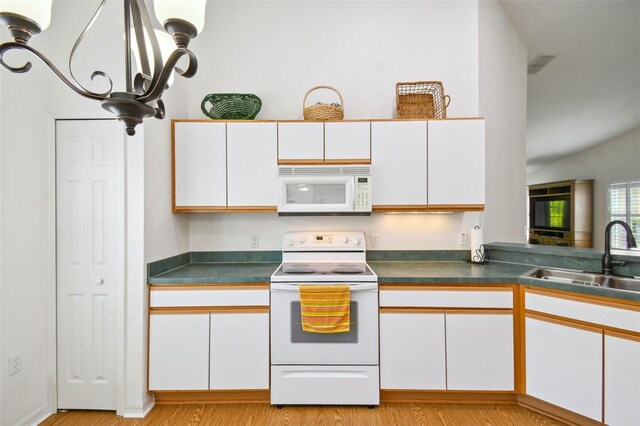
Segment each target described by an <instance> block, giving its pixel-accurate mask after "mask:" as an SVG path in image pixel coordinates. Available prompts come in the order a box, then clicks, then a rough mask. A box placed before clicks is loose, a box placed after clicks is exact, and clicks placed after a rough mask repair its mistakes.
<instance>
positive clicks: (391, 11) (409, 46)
mask: <svg viewBox="0 0 640 426" xmlns="http://www.w3.org/2000/svg"><path fill="white" fill-rule="evenodd" d="M477 37H478V6H477V4H476V1H475V0H470V1H223V2H218V1H214V2H209V3H208V6H207V21H206V25H205V28H204V30H203V32H202V34H200V35H199V36H198V37H197V38H196V39H195V40H193V42H192V44H191V47H192V50H193V51H194V52H195V53H196V54H197V56H198V64H199V70H198V75H197V76H196V77H195V78H194V79H193V81H191V82H189V117H191V118H206V117H205V116H204V115H203V114H202V112H201V111H200V102H201V101H202V99H203V97H204V96H205V95H206V94H208V93H218V92H236V93H238V92H239V93H255V94H256V95H258V96H259V97H260V98H261V99H262V101H263V106H262V111H261V112H260V114H259V115H258V117H257V118H259V119H260V118H263V119H273V118H277V119H298V118H300V119H301V118H302V101H303V97H304V95H305V93H306V92H307V91H308V90H309V89H311V88H312V87H314V86H317V85H329V86H333V87H335V88H337V89H338V90H339V91H340V93H341V94H342V96H343V98H344V106H345V118H347V119H348V118H391V117H394V114H395V84H396V83H397V82H402V81H420V80H439V81H442V82H443V84H444V88H445V92H446V93H447V94H448V95H450V96H451V98H452V100H451V106H450V109H449V113H450V115H451V116H454V117H456V116H457V117H461V116H471V117H474V116H477V114H478V80H477V74H478V46H477ZM330 99H331V100H332V101H333V100H334V98H333V97H331V98H330ZM182 118H184V117H182Z"/></svg>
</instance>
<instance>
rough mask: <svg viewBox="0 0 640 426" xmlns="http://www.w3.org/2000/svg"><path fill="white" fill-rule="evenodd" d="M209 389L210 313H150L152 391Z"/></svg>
mask: <svg viewBox="0 0 640 426" xmlns="http://www.w3.org/2000/svg"><path fill="white" fill-rule="evenodd" d="M208 388H209V313H208V312H207V313H194V314H190V313H185V314H173V313H170V314H168V313H162V314H156V313H153V312H152V313H151V315H150V316H149V390H205V389H208Z"/></svg>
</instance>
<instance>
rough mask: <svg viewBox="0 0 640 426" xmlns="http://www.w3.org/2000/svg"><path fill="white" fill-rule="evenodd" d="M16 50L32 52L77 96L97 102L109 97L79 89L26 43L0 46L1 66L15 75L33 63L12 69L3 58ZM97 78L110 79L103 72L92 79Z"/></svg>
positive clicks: (24, 70) (94, 74)
mask: <svg viewBox="0 0 640 426" xmlns="http://www.w3.org/2000/svg"><path fill="white" fill-rule="evenodd" d="M14 49H18V50H26V51H28V52H31V53H32V54H33V55H34V56H36V57H38V58H40V60H41V61H42V62H44V64H45V65H46V66H48V67H49V69H51V71H53V73H54V74H55V75H56V76H57V77H58V78H59V79H60V80H62V82H63V83H64V84H66V85H67V86H68V87H69V88H70V89H71V90H73V91H74V92H76V93H77V94H79V95H81V96H84V97H85V98H89V99H96V100H103V99H105V98H106V97H107V96H106V95H104V94H101V93H93V92H90V91H88V90H86V89H85V88H84V87H82V86H80V85H78V86H79V87H78V86H76V85H75V84H74V83H73V82H71V81H70V80H69V79H68V78H67V77H65V75H64V74H62V72H60V70H59V69H58V68H57V67H56V66H55V65H53V63H52V62H51V61H50V60H49V59H47V57H46V56H44V55H43V54H42V53H40V52H39V51H37V50H36V49H34V48H33V47H31V46H29V45H28V44H25V43H16V42H7V43H3V44H0V65H2V67H3V68H5V69H6V70H8V71H11V72H15V73H24V72H27V71H29V70H30V69H31V62H27V63H26V64H25V65H23V66H22V67H12V66H10V65H8V64H7V63H6V62H5V61H4V58H3V56H4V54H5V53H6V52H8V51H9V50H14ZM95 76H103V77H106V78H109V77H108V76H107V75H106V74H104V73H102V71H96V72H94V73H93V75H92V76H91V78H92V79H93V77H95Z"/></svg>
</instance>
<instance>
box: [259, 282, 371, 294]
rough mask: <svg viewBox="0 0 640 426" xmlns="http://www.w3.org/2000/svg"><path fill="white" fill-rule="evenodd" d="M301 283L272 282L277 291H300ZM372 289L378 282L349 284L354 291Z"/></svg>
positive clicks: (272, 288)
mask: <svg viewBox="0 0 640 426" xmlns="http://www.w3.org/2000/svg"><path fill="white" fill-rule="evenodd" d="M299 285H300V284H278V283H271V290H272V291H274V290H275V291H298V286H299ZM303 285H304V284H303ZM327 285H331V284H327ZM371 290H378V283H366V284H349V291H350V292H352V293H353V292H357V291H371Z"/></svg>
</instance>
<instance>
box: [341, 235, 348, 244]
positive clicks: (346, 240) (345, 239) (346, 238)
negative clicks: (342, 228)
mask: <svg viewBox="0 0 640 426" xmlns="http://www.w3.org/2000/svg"><path fill="white" fill-rule="evenodd" d="M342 242H343V243H345V244H347V243H348V242H349V237H348V236H346V235H345V236H344V237H342Z"/></svg>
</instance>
